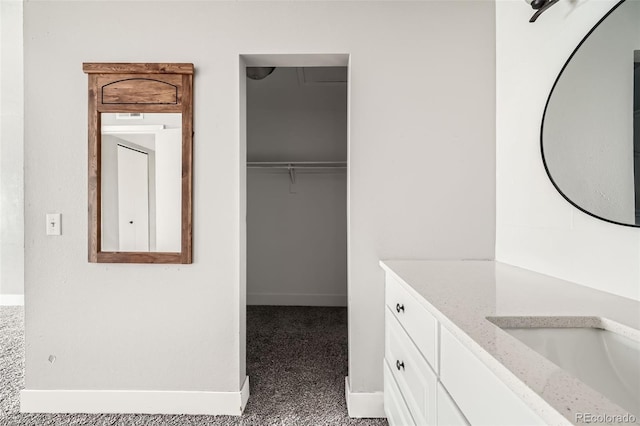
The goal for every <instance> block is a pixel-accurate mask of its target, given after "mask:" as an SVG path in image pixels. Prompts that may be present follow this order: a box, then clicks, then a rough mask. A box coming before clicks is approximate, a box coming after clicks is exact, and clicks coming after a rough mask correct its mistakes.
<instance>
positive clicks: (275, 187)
mask: <svg viewBox="0 0 640 426" xmlns="http://www.w3.org/2000/svg"><path fill="white" fill-rule="evenodd" d="M307 77H308V75H307ZM306 80H307V79H305V74H304V70H302V69H297V68H277V69H276V70H275V71H274V72H273V74H271V75H270V76H268V77H267V78H265V79H264V80H259V81H254V80H247V161H249V162H259V161H287V162H304V161H346V160H347V85H346V83H343V84H336V83H329V84H327V83H309V82H306ZM346 202H347V174H346V169H331V170H311V171H309V170H303V169H297V170H296V176H295V183H294V184H292V183H291V179H290V177H289V174H288V172H287V171H286V170H284V169H277V170H273V169H252V168H249V169H247V303H248V304H250V305H251V304H264V305H305V306H346V304H347V205H346Z"/></svg>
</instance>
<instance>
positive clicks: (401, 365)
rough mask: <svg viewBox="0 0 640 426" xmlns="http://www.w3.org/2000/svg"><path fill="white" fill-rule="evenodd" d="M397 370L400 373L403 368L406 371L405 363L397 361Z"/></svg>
mask: <svg viewBox="0 0 640 426" xmlns="http://www.w3.org/2000/svg"><path fill="white" fill-rule="evenodd" d="M396 368H397V369H398V371H400V369H401V368H402V369H403V370H404V361H402V362H400V360H397V361H396Z"/></svg>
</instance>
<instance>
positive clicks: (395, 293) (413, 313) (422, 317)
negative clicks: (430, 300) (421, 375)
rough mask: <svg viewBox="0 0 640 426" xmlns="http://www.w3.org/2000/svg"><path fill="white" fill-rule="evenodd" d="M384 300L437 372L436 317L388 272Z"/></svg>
mask: <svg viewBox="0 0 640 426" xmlns="http://www.w3.org/2000/svg"><path fill="white" fill-rule="evenodd" d="M385 300H386V304H387V306H388V307H389V309H390V310H391V312H392V315H393V316H394V317H395V318H397V320H398V321H399V322H400V324H402V327H403V328H404V329H405V330H406V331H407V333H408V334H409V336H411V339H412V340H413V341H414V343H415V344H416V346H417V347H418V349H419V350H420V352H421V353H422V356H424V358H425V359H426V360H427V361H429V364H431V368H433V370H434V371H436V372H437V371H438V368H439V366H438V363H437V361H438V357H437V355H436V354H437V349H438V322H437V321H436V319H435V318H434V317H433V316H432V315H431V314H430V313H429V312H428V311H427V310H426V309H425V308H424V307H422V305H420V303H418V301H417V300H416V299H415V298H414V297H413V296H411V295H410V294H409V293H408V292H407V290H405V289H404V288H403V287H402V284H400V283H399V282H397V281H396V280H395V278H393V277H392V276H391V274H389V273H387V274H386V284H385Z"/></svg>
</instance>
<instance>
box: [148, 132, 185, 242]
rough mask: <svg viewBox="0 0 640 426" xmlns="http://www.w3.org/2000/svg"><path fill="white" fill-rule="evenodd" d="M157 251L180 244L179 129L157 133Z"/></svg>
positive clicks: (180, 164)
mask: <svg viewBox="0 0 640 426" xmlns="http://www.w3.org/2000/svg"><path fill="white" fill-rule="evenodd" d="M155 139H156V156H155V157H156V158H155V166H156V182H155V184H156V191H155V193H156V251H160V252H179V251H180V249H181V245H182V238H181V237H182V161H179V159H181V158H182V130H181V129H165V130H159V131H157V132H156V137H155Z"/></svg>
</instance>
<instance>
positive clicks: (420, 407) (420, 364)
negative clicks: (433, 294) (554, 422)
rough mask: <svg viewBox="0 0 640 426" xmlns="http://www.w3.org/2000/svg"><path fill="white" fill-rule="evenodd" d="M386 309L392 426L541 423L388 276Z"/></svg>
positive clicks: (387, 407) (387, 380)
mask: <svg viewBox="0 0 640 426" xmlns="http://www.w3.org/2000/svg"><path fill="white" fill-rule="evenodd" d="M385 305H386V306H385V361H384V371H385V373H384V393H385V395H384V401H385V412H386V414H387V418H388V421H389V424H390V425H391V426H404V425H418V426H423V425H429V426H430V425H447V426H451V425H470V424H473V425H491V426H498V425H509V426H516V425H538V424H540V425H542V424H544V422H542V420H540V418H539V417H538V416H537V415H536V414H535V413H534V412H533V411H532V410H531V409H530V408H529V407H528V406H527V405H526V404H525V403H524V402H523V401H522V400H520V398H518V397H517V396H516V395H515V394H514V393H513V392H512V391H511V390H510V389H509V388H508V387H507V386H506V385H505V384H504V383H503V382H502V381H501V380H500V379H499V378H498V377H496V376H495V375H493V373H491V371H490V370H489V369H488V368H487V367H486V366H485V365H484V364H483V363H482V361H480V360H479V359H478V358H476V357H475V355H473V354H472V353H471V352H470V351H469V350H468V349H466V348H465V347H464V346H463V345H462V344H461V343H460V342H459V341H458V340H457V339H456V338H455V337H454V336H453V335H452V334H451V333H450V332H449V331H448V330H447V329H446V328H445V327H443V326H442V325H441V324H439V323H438V321H437V320H436V318H435V317H434V316H433V315H432V314H431V313H430V312H429V311H428V310H427V309H426V308H425V307H424V304H423V303H422V302H421V301H419V300H418V298H417V297H414V296H413V295H411V294H410V293H409V291H408V289H407V288H406V284H403V283H400V282H399V281H398V280H396V279H395V278H394V277H393V276H392V275H391V274H390V273H388V272H387V275H386V285H385Z"/></svg>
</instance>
